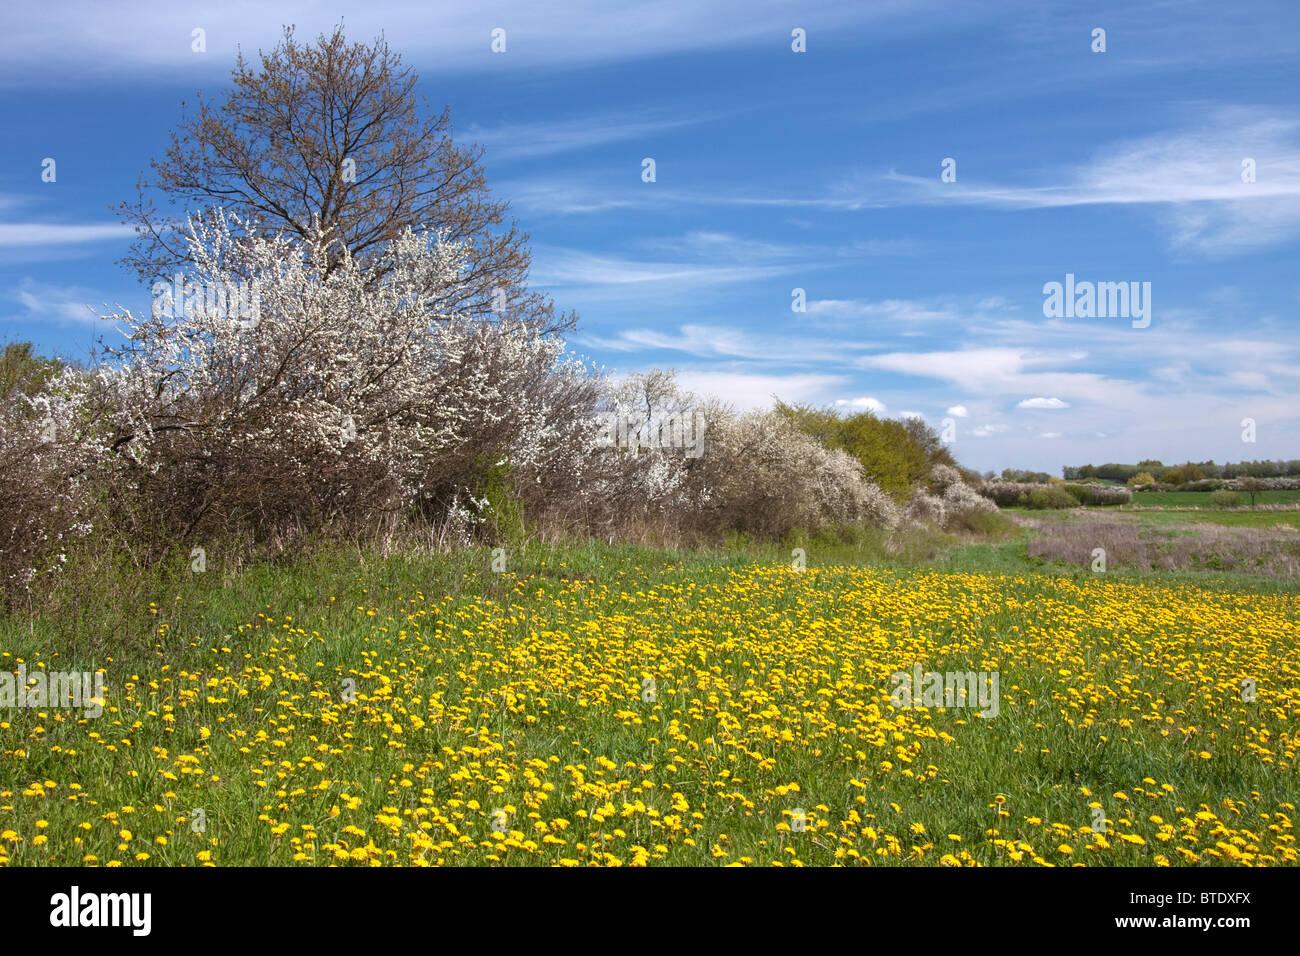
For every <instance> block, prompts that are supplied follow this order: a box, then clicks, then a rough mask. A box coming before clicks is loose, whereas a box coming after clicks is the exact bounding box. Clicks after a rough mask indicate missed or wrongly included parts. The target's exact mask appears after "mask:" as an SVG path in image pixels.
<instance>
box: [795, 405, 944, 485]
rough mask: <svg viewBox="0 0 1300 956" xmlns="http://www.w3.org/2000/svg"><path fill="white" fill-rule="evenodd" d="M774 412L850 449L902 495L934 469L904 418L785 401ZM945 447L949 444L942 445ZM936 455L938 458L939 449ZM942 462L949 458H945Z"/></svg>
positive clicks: (871, 475)
mask: <svg viewBox="0 0 1300 956" xmlns="http://www.w3.org/2000/svg"><path fill="white" fill-rule="evenodd" d="M776 412H777V413H778V414H779V415H782V416H784V417H785V418H787V419H788V420H789V421H791V422H793V423H794V424H795V425H796V426H797V427H798V428H799V430H800V431H802V432H804V433H805V434H807V435H811V436H812V437H813V438H815V439H817V441H818V442H819V443H821V445H822V446H823V447H825V448H828V449H832V450H835V449H838V450H840V451H844V452H847V453H848V454H849V455H851V456H852V457H853V458H855V459H857V461H858V462H859V464H861V465H862V470H863V473H864V474H865V475H866V477H867V478H868V479H869V480H870V481H872V482H875V483H876V484H877V485H879V486H880V488H881V490H883V491H885V492H888V493H889V494H892V495H894V496H896V497H904V496H906V495H907V494H909V493H910V492H911V490H912V489H913V488H914V487H915V486H916V485H918V484H920V483H922V482H926V481H928V480H929V478H930V473H931V468H932V465H931V457H930V455H929V454H928V453H927V449H926V447H925V446H924V445H923V444H921V443H919V442H918V441H917V439H916V438H915V437H914V435H913V432H912V431H910V430H909V429H908V427H907V425H905V424H904V423H902V422H898V421H895V420H893V419H890V418H877V417H876V416H875V415H873V414H872V413H871V412H869V411H862V412H857V413H855V414H853V415H847V416H845V415H839V414H837V413H836V412H835V410H834V409H833V408H823V409H817V408H812V407H810V406H808V405H787V404H785V403H784V402H781V401H778V402H777V404H776ZM943 451H944V452H946V449H943ZM936 458H940V456H939V455H937V454H936ZM941 463H943V464H949V462H947V461H942V460H941Z"/></svg>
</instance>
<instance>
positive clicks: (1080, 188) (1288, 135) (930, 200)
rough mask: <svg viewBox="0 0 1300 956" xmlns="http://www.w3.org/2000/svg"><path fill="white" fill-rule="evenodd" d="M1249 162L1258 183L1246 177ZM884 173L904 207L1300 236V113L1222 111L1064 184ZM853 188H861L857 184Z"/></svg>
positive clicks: (1061, 179)
mask: <svg viewBox="0 0 1300 956" xmlns="http://www.w3.org/2000/svg"><path fill="white" fill-rule="evenodd" d="M1248 161H1249V162H1250V163H1253V167H1252V174H1253V177H1254V180H1253V181H1251V182H1247V181H1244V180H1243V170H1244V167H1243V164H1244V163H1247V162H1248ZM881 178H883V180H885V181H886V182H887V183H892V184H895V185H896V186H899V187H902V188H901V191H899V192H897V193H895V195H894V196H893V197H892V199H891V200H889V202H891V203H899V204H908V203H917V204H930V205H968V206H986V207H993V208H1003V209H1052V208H1064V207H1070V206H1096V205H1130V206H1133V205H1136V206H1152V207H1156V214H1157V215H1158V216H1159V217H1160V218H1161V220H1162V221H1163V223H1164V224H1165V226H1166V228H1167V230H1168V232H1169V236H1170V244H1171V245H1172V246H1174V247H1175V248H1180V249H1186V250H1189V251H1192V252H1195V253H1198V254H1201V255H1228V254H1235V253H1240V252H1244V251H1246V250H1249V249H1253V248H1257V247H1260V246H1267V245H1272V244H1274V243H1278V242H1283V241H1288V240H1290V239H1293V238H1295V237H1296V236H1297V235H1300V117H1298V116H1296V115H1293V114H1281V113H1276V112H1269V111H1265V110H1261V109H1258V108H1253V107H1219V108H1216V109H1215V110H1214V111H1213V112H1211V113H1210V114H1209V115H1208V116H1207V117H1206V119H1205V121H1204V122H1202V123H1200V124H1198V125H1196V126H1194V127H1190V128H1184V129H1179V130H1174V131H1169V132H1163V133H1158V134H1155V135H1153V136H1149V137H1145V138H1143V139H1138V140H1129V141H1124V142H1120V143H1116V144H1113V145H1111V146H1108V147H1105V148H1103V149H1102V150H1100V151H1098V153H1097V154H1096V156H1095V157H1094V159H1093V160H1091V161H1090V162H1088V163H1085V164H1081V165H1077V166H1074V167H1070V168H1067V169H1065V170H1062V171H1061V172H1060V173H1059V174H1056V175H1055V176H1054V178H1056V179H1057V181H1056V182H1048V183H1040V184H1025V185H1019V184H1017V185H1002V184H996V183H981V182H978V181H977V182H974V183H972V182H969V181H966V180H962V181H959V182H956V183H942V182H940V181H939V180H938V178H937V177H936V176H914V175H907V174H903V173H899V172H896V171H891V172H889V173H886V174H884V175H883V177H881ZM1040 178H1041V176H1040ZM878 184H879V180H877V181H875V182H874V183H872V185H871V186H870V187H869V188H871V189H873V190H874V189H876V186H878ZM860 185H861V187H862V188H864V189H866V188H868V186H867V183H866V182H861V183H860ZM846 188H849V189H850V191H853V187H852V185H849V186H847V187H846Z"/></svg>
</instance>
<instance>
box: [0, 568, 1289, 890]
mask: <svg viewBox="0 0 1300 956" xmlns="http://www.w3.org/2000/svg"><path fill="white" fill-rule="evenodd" d="M421 575H422V571H421V568H420V566H419V562H418V561H413V560H409V559H403V561H402V562H400V567H393V566H391V565H387V566H379V567H376V568H372V569H370V573H369V575H367V576H364V577H358V576H355V575H354V576H353V577H352V578H351V580H350V581H349V582H348V583H347V584H346V585H341V586H340V587H338V589H337V591H336V593H333V594H328V593H321V594H318V595H313V594H311V593H309V585H310V584H311V583H312V581H313V580H315V579H313V578H312V577H311V576H310V575H303V576H302V577H300V578H292V577H282V578H280V579H279V580H280V593H281V594H283V595H284V596H285V597H284V600H285V604H286V605H287V606H286V607H281V608H276V607H265V608H263V609H262V610H251V609H250V610H249V611H248V612H247V613H246V614H245V615H244V616H243V617H242V618H241V617H240V615H239V614H238V613H237V610H236V609H238V608H240V607H241V606H246V605H250V604H256V603H258V592H257V587H256V586H255V582H253V583H250V584H249V586H248V588H249V589H248V590H247V591H244V590H241V588H240V587H239V586H238V585H237V584H235V583H231V582H226V583H224V584H222V585H220V586H219V587H218V586H215V585H214V586H213V587H212V588H211V589H210V590H209V591H202V590H195V591H193V593H191V594H182V595H179V596H177V597H176V598H175V599H174V600H173V601H172V602H171V603H170V606H160V604H159V603H158V602H155V604H154V606H152V607H150V608H148V613H147V614H145V615H143V617H144V618H146V619H147V622H148V623H147V624H146V625H144V626H146V627H148V639H144V634H145V632H144V630H143V629H142V630H141V632H140V636H141V640H140V641H139V643H138V645H134V648H135V649H134V652H132V650H131V648H132V646H133V645H131V643H130V642H125V643H126V646H127V655H128V656H131V657H132V658H133V659H132V660H131V661H130V663H129V664H128V663H125V662H124V661H120V660H115V659H114V658H113V657H112V656H111V655H110V656H108V657H101V658H99V659H98V661H97V665H98V666H99V667H101V668H102V669H103V672H104V674H105V688H106V689H105V695H106V700H105V706H104V711H103V714H102V716H100V717H99V718H97V719H91V718H87V717H85V716H83V715H82V714H81V713H79V712H75V711H67V710H55V709H49V710H35V709H30V710H13V709H11V710H8V711H7V712H6V717H5V719H4V721H3V722H0V748H2V749H3V777H2V778H0V862H4V863H8V864H16V865H38V864H46V863H49V864H65V865H66V864H74V865H80V864H98V865H105V866H118V865H133V864H134V865H139V864H145V865H159V864H161V865H204V864H208V865H221V864H254V865H280V864H299V865H331V864H343V865H371V866H374V865H403V864H406V865H457V864H462V865H463V864H484V863H501V864H523V865H536V864H559V865H564V866H579V865H582V866H585V865H609V866H618V865H626V866H635V865H645V864H656V863H668V864H681V865H688V864H689V865H697V864H718V865H723V864H732V865H734V864H745V865H747V864H753V865H768V864H784V865H796V866H797V865H804V864H834V863H840V864H846V865H904V864H915V865H953V866H955V865H978V864H983V865H991V864H997V865H1022V866H1033V865H1038V866H1046V865H1055V866H1063V865H1072V864H1092V865H1096V864H1107V865H1159V866H1164V865H1170V866H1176V865H1186V864H1201V865H1213V864H1241V865H1271V864H1290V863H1295V862H1296V860H1297V851H1296V846H1295V834H1294V830H1293V823H1292V818H1293V816H1294V803H1295V801H1296V799H1297V791H1300V785H1298V784H1297V775H1296V745H1297V741H1296V720H1297V717H1300V702H1298V698H1297V691H1298V690H1300V649H1298V648H1297V641H1296V636H1295V635H1296V621H1297V616H1298V615H1300V601H1298V600H1297V598H1296V597H1295V596H1293V595H1289V594H1286V593H1267V592H1260V593H1244V592H1238V591H1233V590H1229V589H1221V588H1211V587H1199V586H1195V585H1192V584H1185V583H1178V582H1174V583H1158V584H1144V583H1139V582H1137V581H1134V580H1133V579H1123V578H1109V579H1103V578H1102V577H1101V576H1094V577H1092V578H1087V577H1083V576H1078V575H1076V576H1068V575H1066V576H1049V575H1044V574H1021V575H1004V574H997V573H987V572H985V573H959V572H950V571H939V570H916V569H913V570H907V569H890V568H861V567H848V566H844V567H837V566H823V567H809V568H808V569H807V570H805V571H797V570H794V569H793V568H791V567H790V566H788V565H786V564H776V563H768V564H754V563H749V564H746V563H736V562H733V563H730V564H717V565H712V566H707V565H706V566H697V565H690V564H688V563H681V564H672V563H668V562H663V563H660V564H656V563H655V562H653V561H645V562H641V561H639V560H635V559H634V558H629V557H625V558H624V559H623V560H622V561H621V562H613V563H612V564H611V566H609V567H604V568H593V569H591V570H577V569H572V568H569V567H566V566H564V565H563V564H560V565H558V566H555V565H547V564H545V563H544V562H543V563H542V564H540V565H539V566H537V567H534V568H532V569H530V570H528V571H521V572H520V573H517V574H516V573H509V572H508V573H505V574H500V575H494V574H491V573H490V572H486V571H484V572H483V573H481V574H479V573H477V572H475V571H473V570H468V571H466V572H465V573H464V574H463V575H462V577H461V578H459V579H458V580H457V582H456V584H455V586H454V587H446V586H443V587H440V588H439V589H438V590H434V589H432V588H430V589H428V590H425V589H423V588H421V587H419V586H417V585H416V584H415V582H416V581H418V580H419V579H420V577H421ZM385 578H387V579H389V580H391V581H393V582H401V584H402V585H403V586H402V587H400V588H398V587H395V586H393V585H389V586H384V585H382V584H378V583H376V582H377V581H382V580H383V579H385ZM36 637H39V635H37V636H36ZM33 639H34V640H35V639H36V638H35V637H34V638H33ZM13 640H14V637H13V635H9V637H8V638H7V639H6V649H5V651H4V658H5V660H4V666H5V667H7V668H9V669H10V670H13V669H14V668H15V667H16V666H17V664H18V663H19V661H22V662H23V663H25V665H26V667H27V669H28V671H29V672H31V671H35V670H38V669H41V668H43V667H48V668H55V667H59V666H67V665H68V663H69V662H68V661H64V660H60V659H57V656H56V657H48V656H47V657H42V656H41V655H40V654H37V653H34V652H33V653H30V654H28V655H26V656H24V655H22V654H15V653H12V652H11V651H10V650H9V649H8V648H9V647H12V646H13V643H12V641H13ZM70 653H72V654H74V655H75V654H76V653H81V652H70ZM86 653H89V652H88V651H87V652H86ZM83 663H84V662H83ZM918 664H919V665H921V667H922V668H923V669H924V670H927V671H948V670H957V671H966V670H971V671H976V672H990V673H992V672H996V673H997V674H998V675H1000V686H999V690H1000V703H999V706H998V708H997V710H996V714H991V715H988V716H985V715H983V714H982V712H981V711H980V710H978V709H977V708H975V707H970V708H966V707H961V706H954V707H951V708H943V707H933V706H932V707H923V706H915V707H906V706H904V707H897V706H895V701H894V700H893V699H892V698H891V689H892V686H893V685H892V683H891V680H890V675H891V674H893V673H895V672H908V673H910V672H911V671H912V670H913V669H914V667H915V666H916V665H918ZM1247 682H1248V683H1247ZM1247 686H1250V687H1251V689H1252V690H1253V692H1250V693H1248V692H1247V691H1246V689H1245V688H1246V687H1247ZM916 703H917V704H918V705H919V704H920V703H921V702H920V701H919V700H918V701H917V702H916Z"/></svg>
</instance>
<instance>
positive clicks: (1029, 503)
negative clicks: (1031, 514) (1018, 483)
mask: <svg viewBox="0 0 1300 956" xmlns="http://www.w3.org/2000/svg"><path fill="white" fill-rule="evenodd" d="M1016 503H1017V504H1018V505H1020V507H1022V508H1035V509H1039V510H1051V509H1055V508H1078V507H1080V504H1081V503H1080V501H1079V499H1078V498H1076V497H1075V496H1074V495H1072V494H1070V493H1069V492H1068V491H1066V490H1065V489H1064V488H1061V487H1057V486H1047V487H1043V488H1034V489H1033V490H1032V491H1029V492H1027V493H1025V494H1022V495H1021V496H1020V497H1019V498H1018V499H1017V501H1016Z"/></svg>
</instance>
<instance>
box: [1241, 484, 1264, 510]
mask: <svg viewBox="0 0 1300 956" xmlns="http://www.w3.org/2000/svg"><path fill="white" fill-rule="evenodd" d="M1237 487H1238V488H1240V489H1241V490H1242V491H1244V492H1246V494H1248V495H1250V506H1251V507H1252V508H1253V507H1255V496H1256V495H1257V494H1259V493H1260V492H1261V491H1264V490H1265V489H1267V488H1268V485H1267V484H1266V483H1265V482H1263V481H1260V480H1259V479H1258V478H1242V479H1241V480H1240V481H1238V482H1237Z"/></svg>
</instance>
